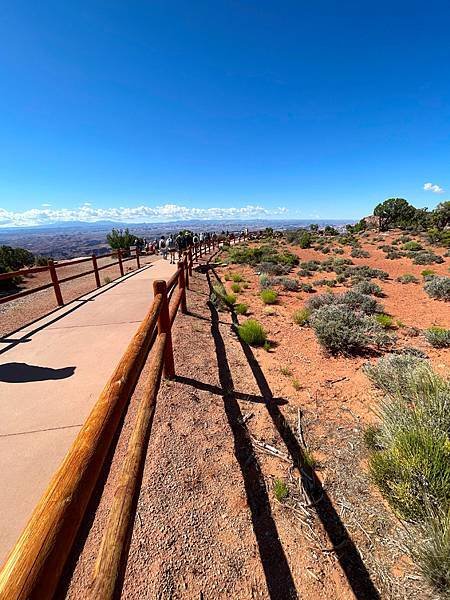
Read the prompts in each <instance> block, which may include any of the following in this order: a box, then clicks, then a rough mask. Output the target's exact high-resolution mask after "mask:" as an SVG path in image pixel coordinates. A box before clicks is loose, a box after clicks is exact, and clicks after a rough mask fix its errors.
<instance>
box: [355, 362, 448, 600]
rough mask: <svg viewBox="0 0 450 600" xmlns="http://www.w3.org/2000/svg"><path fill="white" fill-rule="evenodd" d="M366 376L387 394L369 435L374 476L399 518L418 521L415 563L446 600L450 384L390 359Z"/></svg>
mask: <svg viewBox="0 0 450 600" xmlns="http://www.w3.org/2000/svg"><path fill="white" fill-rule="evenodd" d="M364 370H365V372H366V374H367V375H368V376H369V378H370V379H371V380H372V382H373V383H374V384H375V385H377V387H379V388H380V389H381V390H382V391H383V392H384V393H385V394H386V396H385V398H384V399H383V400H382V401H381V403H380V406H379V409H378V417H379V425H378V426H377V427H375V428H374V429H373V431H372V434H371V436H370V445H369V448H371V450H372V454H371V456H370V459H369V468H370V473H371V476H372V478H373V480H374V481H375V483H377V485H378V486H379V488H380V490H381V492H382V494H383V496H384V497H385V498H386V500H387V501H388V502H389V503H390V505H391V506H392V508H393V509H394V510H395V511H396V513H397V514H398V515H399V516H400V517H402V518H404V519H407V520H409V521H412V522H413V525H410V526H409V527H408V530H409V532H410V534H411V535H410V537H409V542H408V547H409V550H410V553H411V556H412V558H413V559H414V560H415V562H416V563H417V565H418V566H419V568H420V569H421V571H422V573H423V576H424V577H425V578H426V579H427V580H428V582H429V583H430V584H431V586H432V587H433V589H434V591H436V592H438V593H440V594H441V595H442V597H448V590H449V583H450V559H449V557H450V527H449V526H450V513H449V502H450V442H449V432H450V382H449V381H448V380H447V379H444V378H443V377H441V376H439V375H437V374H436V373H435V372H434V371H433V370H432V368H431V366H430V364H429V363H428V361H426V360H423V359H421V358H418V357H416V356H413V355H411V354H390V355H386V356H384V357H383V358H381V359H379V360H378V362H377V363H375V364H373V365H366V366H365V368H364Z"/></svg>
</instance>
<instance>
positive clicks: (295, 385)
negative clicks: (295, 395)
mask: <svg viewBox="0 0 450 600" xmlns="http://www.w3.org/2000/svg"><path fill="white" fill-rule="evenodd" d="M291 383H292V387H293V388H294V390H296V391H297V392H298V391H299V390H301V389H302V384H301V383H300V381H299V380H298V379H295V378H294V379H293V380H292V381H291Z"/></svg>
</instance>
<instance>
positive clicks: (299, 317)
mask: <svg viewBox="0 0 450 600" xmlns="http://www.w3.org/2000/svg"><path fill="white" fill-rule="evenodd" d="M310 316H311V310H310V309H309V308H300V309H299V310H296V311H295V313H294V314H293V316H292V318H293V320H294V323H296V324H297V325H306V324H307V323H308V321H309V318H310Z"/></svg>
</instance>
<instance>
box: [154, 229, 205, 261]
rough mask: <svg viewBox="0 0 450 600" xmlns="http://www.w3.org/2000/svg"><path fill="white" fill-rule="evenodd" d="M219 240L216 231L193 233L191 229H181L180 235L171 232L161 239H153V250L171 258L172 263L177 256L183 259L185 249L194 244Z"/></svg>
mask: <svg viewBox="0 0 450 600" xmlns="http://www.w3.org/2000/svg"><path fill="white" fill-rule="evenodd" d="M213 239H214V240H217V234H216V233H215V232H214V233H209V232H206V233H203V232H200V233H192V232H190V231H180V233H178V235H176V236H175V235H173V234H172V233H170V234H169V235H168V236H167V237H166V236H164V235H162V236H161V237H160V239H159V240H157V239H155V240H154V241H153V250H154V252H155V254H156V253H159V254H161V256H162V257H163V258H164V259H166V260H167V259H168V258H170V264H175V262H176V260H175V259H176V257H177V255H178V260H181V256H182V254H183V252H184V251H185V250H187V249H188V248H189V247H190V246H192V245H194V244H199V243H204V242H208V241H211V240H213Z"/></svg>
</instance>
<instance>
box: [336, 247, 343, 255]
mask: <svg viewBox="0 0 450 600" xmlns="http://www.w3.org/2000/svg"><path fill="white" fill-rule="evenodd" d="M333 252H334V254H344V250H343V249H342V248H333Z"/></svg>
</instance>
